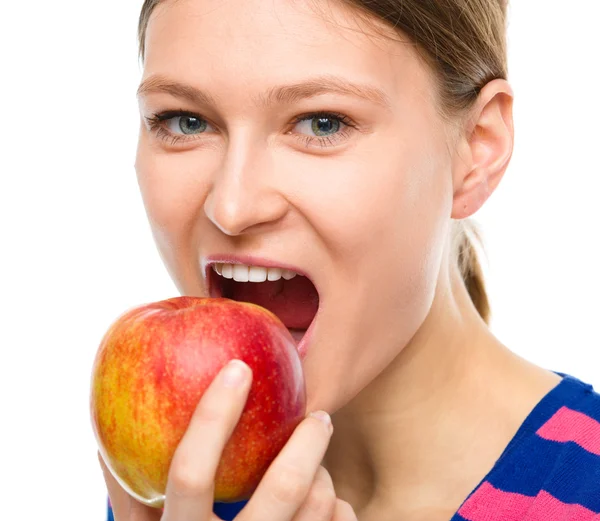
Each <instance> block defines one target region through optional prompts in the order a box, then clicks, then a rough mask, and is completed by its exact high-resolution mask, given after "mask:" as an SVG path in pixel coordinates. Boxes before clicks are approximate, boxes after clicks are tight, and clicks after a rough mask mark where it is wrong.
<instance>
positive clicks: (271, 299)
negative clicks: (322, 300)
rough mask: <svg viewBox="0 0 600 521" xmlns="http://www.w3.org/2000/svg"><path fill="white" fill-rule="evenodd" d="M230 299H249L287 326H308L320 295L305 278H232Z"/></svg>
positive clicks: (313, 315) (294, 327)
mask: <svg viewBox="0 0 600 521" xmlns="http://www.w3.org/2000/svg"><path fill="white" fill-rule="evenodd" d="M230 283H231V288H230V292H228V293H230V295H227V296H228V297H229V298H231V299H233V300H239V301H244V302H252V303H253V304H257V305H259V306H262V307H263V308H266V309H268V310H269V311H271V313H274V314H275V315H277V317H278V318H279V320H281V321H282V322H283V323H284V325H285V326H286V327H287V328H292V329H308V327H309V326H310V323H311V322H312V320H313V318H315V315H316V314H317V309H318V307H319V294H318V293H317V289H316V288H315V286H314V285H313V283H312V282H311V281H310V280H309V279H308V278H307V277H302V276H296V277H294V278H293V279H291V280H285V279H280V280H276V281H266V282H258V283H256V282H235V281H231V282H230Z"/></svg>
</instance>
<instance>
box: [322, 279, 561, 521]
mask: <svg viewBox="0 0 600 521" xmlns="http://www.w3.org/2000/svg"><path fill="white" fill-rule="evenodd" d="M448 280H449V281H448V284H446V285H445V286H444V285H440V287H439V289H438V291H437V294H436V297H435V299H434V303H433V306H432V310H431V312H430V314H429V316H428V318H427V319H426V321H425V323H424V324H423V326H422V327H421V329H420V330H419V331H418V332H417V334H416V335H415V336H414V337H413V339H412V340H411V342H410V343H409V344H408V345H407V346H406V347H405V348H404V349H403V350H402V351H401V353H400V354H399V355H398V356H397V358H396V359H395V360H394V362H393V363H392V364H391V365H390V366H388V367H387V368H386V370H385V371H384V372H383V373H382V374H381V375H379V377H378V378H377V379H376V380H374V381H373V382H371V384H370V385H369V386H368V387H367V388H365V389H364V390H363V391H362V392H361V393H360V394H359V395H358V396H357V397H356V398H355V399H354V400H353V401H352V402H350V403H349V404H347V405H346V406H345V407H343V408H342V409H340V410H339V411H337V412H336V413H335V414H334V416H333V422H334V428H335V430H334V435H333V438H332V441H331V444H330V448H329V450H328V453H327V456H326V458H325V461H324V464H325V466H326V468H327V469H328V470H329V472H330V474H331V476H332V478H333V481H334V484H335V488H336V493H337V495H338V497H340V498H342V499H345V500H347V501H349V502H350V503H351V504H352V505H353V506H354V508H355V510H356V511H357V513H358V514H359V519H361V521H363V520H368V519H379V520H382V521H383V520H385V519H405V520H417V519H428V520H432V521H434V520H437V519H446V520H447V519H450V517H452V514H453V513H454V512H455V511H456V510H457V509H458V508H459V507H460V504H461V503H462V501H463V500H464V499H465V498H466V497H467V496H468V495H469V493H470V492H471V491H472V490H473V489H474V488H475V487H476V486H477V484H478V483H479V482H480V481H481V480H482V479H483V478H484V477H485V475H486V474H487V472H489V470H490V469H491V468H492V466H493V465H494V463H495V461H496V460H497V459H498V457H499V456H500V455H501V453H502V451H503V450H504V448H505V447H506V445H507V444H508V442H509V441H510V439H511V438H512V437H513V436H514V434H515V433H516V431H517V430H518V428H519V426H520V424H521V423H522V422H523V420H524V419H525V418H526V416H527V415H528V414H529V412H530V411H531V410H532V409H533V407H534V406H535V405H536V404H537V402H538V401H539V400H540V399H541V398H542V396H543V395H544V394H546V393H547V392H548V391H549V390H550V389H551V388H552V387H554V386H555V385H556V384H557V383H558V381H559V377H558V376H556V375H554V374H553V373H549V372H547V371H544V370H542V369H540V368H537V367H536V366H534V365H532V364H529V363H528V362H525V361H524V360H522V359H521V358H519V357H517V356H515V355H514V354H512V353H511V352H510V351H509V350H508V349H506V348H505V347H504V346H503V345H502V344H501V343H500V342H499V341H498V340H497V339H495V338H494V337H493V336H492V335H491V333H490V332H489V330H488V327H487V325H486V324H485V323H484V322H483V321H482V320H481V318H480V317H479V315H478V314H477V311H476V310H475V309H474V307H473V305H472V303H471V300H470V298H469V295H468V293H467V291H466V289H465V287H464V284H463V282H462V280H461V279H460V275H458V274H457V273H455V274H453V276H452V277H451V278H449V279H448ZM433 324H435V327H434V326H433Z"/></svg>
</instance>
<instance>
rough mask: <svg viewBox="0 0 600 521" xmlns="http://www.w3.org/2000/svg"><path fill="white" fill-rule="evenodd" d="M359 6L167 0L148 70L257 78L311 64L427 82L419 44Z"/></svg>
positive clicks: (299, 0)
mask: <svg viewBox="0 0 600 521" xmlns="http://www.w3.org/2000/svg"><path fill="white" fill-rule="evenodd" d="M357 14H358V13H357V12H356V11H354V10H353V9H351V8H350V7H348V6H346V5H344V4H342V3H338V2H335V1H334V2H332V1H329V0H328V1H323V2H318V1H317V2H315V1H314V0H269V1H265V0H171V1H166V2H163V3H161V4H159V6H158V7H157V8H156V9H155V12H154V13H153V15H152V17H151V19H150V23H149V25H148V29H147V33H146V59H145V69H146V73H150V72H156V73H159V74H160V73H164V74H176V75H179V74H184V75H185V76H186V77H187V79H190V80H192V81H193V79H194V76H198V77H204V78H206V77H207V76H209V75H210V76H213V77H216V76H217V75H218V76H219V77H224V76H227V75H229V76H230V77H231V78H232V79H235V80H236V81H237V82H244V81H246V82H251V81H253V80H254V79H262V80H266V79H267V78H269V79H273V80H276V79H277V76H281V77H282V78H286V79H290V78H292V77H295V76H298V77H302V76H304V75H306V73H307V72H308V71H310V73H311V74H313V75H319V74H337V73H342V74H343V73H346V74H351V75H352V76H353V77H354V79H362V80H366V79H370V80H372V81H375V82H379V83H380V84H381V85H382V86H385V87H386V88H387V89H391V90H393V89H397V88H403V87H404V88H406V87H410V86H411V85H412V86H413V87H418V88H423V87H425V86H426V85H427V83H428V80H429V78H428V76H429V75H428V71H426V70H425V66H424V65H423V64H422V63H421V61H420V60H419V59H418V57H417V54H416V52H415V51H414V50H413V48H412V45H410V43H408V42H407V40H405V39H402V38H401V37H400V35H399V34H398V33H397V32H395V31H393V30H392V29H391V28H388V27H387V26H385V25H384V24H383V23H380V22H378V21H377V20H376V19H375V18H373V19H372V20H371V22H372V23H368V24H367V23H365V22H364V20H362V19H361V17H360V16H357ZM373 24H374V25H373ZM190 76H191V77H190ZM295 79H300V78H295ZM389 94H390V95H393V94H394V92H389Z"/></svg>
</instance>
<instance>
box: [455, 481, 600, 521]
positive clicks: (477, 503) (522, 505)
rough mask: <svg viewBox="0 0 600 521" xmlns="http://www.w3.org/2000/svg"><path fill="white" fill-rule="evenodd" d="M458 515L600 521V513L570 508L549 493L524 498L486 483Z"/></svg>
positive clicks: (498, 520) (482, 520) (486, 520)
mask: <svg viewBox="0 0 600 521" xmlns="http://www.w3.org/2000/svg"><path fill="white" fill-rule="evenodd" d="M458 513H459V514H460V515H461V516H462V517H464V518H465V519H467V520H468V521H600V514H597V513H595V512H592V511H591V510H588V509H587V508H585V507H582V506H581V505H569V504H567V503H563V502H562V501H559V500H558V499H556V498H555V497H553V496H551V495H550V494H548V492H545V491H543V490H542V491H541V492H540V493H539V494H538V495H537V496H535V497H532V496H524V495H523V494H517V493H515V492H503V491H501V490H498V489H497V488H494V487H493V486H492V485H491V484H490V483H487V482H485V483H483V484H482V485H481V486H480V487H479V488H478V489H477V490H476V491H475V492H474V493H473V494H472V495H471V497H470V498H469V499H468V500H467V501H466V502H465V503H464V504H463V506H462V507H461V508H460V510H459V511H458Z"/></svg>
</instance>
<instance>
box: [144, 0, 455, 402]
mask: <svg viewBox="0 0 600 521" xmlns="http://www.w3.org/2000/svg"><path fill="white" fill-rule="evenodd" d="M391 34H393V33H391V32H390V35H391ZM433 95H434V90H433V83H432V78H431V76H430V74H429V71H428V70H427V68H426V67H425V66H424V65H423V64H422V63H421V61H420V60H419V59H418V58H417V55H416V54H415V53H414V51H413V50H412V48H411V46H410V45H407V44H406V43H401V42H400V41H392V40H391V39H389V38H386V37H381V36H379V37H378V36H376V34H375V33H374V32H371V31H370V30H369V29H368V28H367V27H366V26H365V24H364V23H363V24H362V25H359V24H358V22H357V19H356V18H355V17H354V16H353V13H352V11H350V10H349V8H347V7H345V6H343V5H341V4H340V5H336V4H335V3H329V2H328V3H327V7H326V9H325V10H324V11H323V12H320V11H318V10H316V9H315V6H314V4H313V3H312V2H310V1H292V0H276V1H271V2H265V1H264V0H244V1H243V2H231V1H230V2H225V1H223V0H180V1H178V2H169V1H167V2H165V3H163V4H161V5H159V7H158V8H157V9H156V11H155V12H154V14H153V16H152V19H151V21H150V24H149V27H148V33H147V39H146V61H145V70H144V77H143V85H142V86H141V88H140V98H139V99H140V110H141V115H142V126H141V133H140V139H139V148H138V156H137V163H136V169H137V174H138V178H139V183H140V187H141V191H142V195H143V198H144V202H145V205H146V209H147V212H148V216H149V219H150V223H151V226H152V229H153V233H154V236H155V239H156V242H157V245H158V247H159V250H160V252H161V255H162V257H163V259H164V262H165V264H166V266H167V267H168V269H169V272H170V274H171V276H172V277H173V279H174V280H175V282H176V284H177V285H178V287H179V289H180V291H181V292H182V293H183V294H186V295H195V296H207V295H209V292H210V294H211V295H212V296H218V295H225V296H228V297H230V298H236V299H238V300H250V301H254V302H258V303H260V304H262V305H264V306H265V307H269V308H271V309H272V310H273V311H274V312H276V313H277V314H278V315H279V316H280V318H282V320H283V321H284V322H285V323H286V325H287V326H288V327H290V328H291V329H292V330H293V333H294V336H295V337H296V338H297V339H299V338H300V337H302V335H303V333H304V332H305V330H306V329H307V328H308V327H309V325H310V324H312V326H311V329H310V331H309V334H308V335H306V337H304V341H302V344H301V347H300V349H301V354H302V356H303V366H304V370H305V376H306V382H307V392H308V401H309V408H310V409H311V410H314V409H317V408H324V409H326V410H328V411H330V412H333V411H335V410H336V409H338V408H339V407H341V406H342V405H344V404H345V403H347V402H348V401H349V400H350V399H351V398H352V397H354V396H355V395H356V394H357V393H358V392H359V391H360V390H361V389H362V388H364V387H365V385H367V384H368V383H369V382H370V381H371V380H373V379H374V378H375V377H376V376H377V375H378V374H379V373H380V372H381V371H382V370H383V369H384V368H385V367H386V366H387V365H388V364H389V363H390V362H391V360H392V359H393V358H394V357H395V356H396V355H397V354H398V353H399V352H400V351H401V350H402V348H403V347H404V346H405V345H406V344H407V343H408V341H409V340H410V339H411V337H412V336H413V335H414V334H415V332H416V331H417V329H418V328H419V327H420V326H421V324H422V323H423V321H424V319H425V317H426V315H427V313H428V312H429V309H430V306H431V302H432V299H433V294H434V289H435V286H436V282H437V278H438V273H439V270H440V265H441V262H442V258H443V249H444V244H445V240H446V237H447V234H448V230H449V224H450V214H451V210H452V171H451V167H452V156H451V151H450V149H449V148H448V141H447V130H448V129H447V127H445V126H444V123H443V121H442V119H441V117H440V116H439V115H438V112H437V110H436V106H435V102H434V100H433ZM182 113H183V115H182ZM218 261H221V262H223V261H225V262H229V263H234V264H238V265H251V266H254V267H255V268H254V269H251V270H250V271H249V273H250V276H251V277H257V279H256V280H261V279H264V278H265V276H266V277H268V278H271V279H277V278H278V277H281V275H282V273H281V270H280V271H277V269H273V268H277V267H280V268H287V269H291V270H292V271H295V272H300V273H301V274H303V275H304V276H301V275H298V276H296V277H295V278H293V279H290V280H287V279H286V278H280V279H279V280H267V281H264V282H240V281H238V282H234V281H232V280H230V279H226V277H223V276H222V275H226V276H231V275H232V273H233V274H234V275H235V278H237V279H241V280H243V277H244V274H245V273H246V274H247V273H248V268H244V267H242V266H237V267H226V268H223V267H222V266H220V265H219V263H218ZM213 262H217V265H216V266H214V268H216V269H217V270H219V272H221V274H222V275H219V274H217V273H216V272H214V269H213V267H212V264H211V263H213ZM260 267H263V268H265V267H266V268H268V267H270V268H271V269H269V270H268V271H267V270H264V269H262V270H261V269H257V268H260ZM284 275H287V274H286V273H284ZM290 275H291V274H290ZM309 281H311V282H312V284H311V282H309ZM313 284H314V288H313ZM317 295H318V300H317ZM317 308H318V312H317V313H316V316H315V312H316V311H317Z"/></svg>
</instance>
